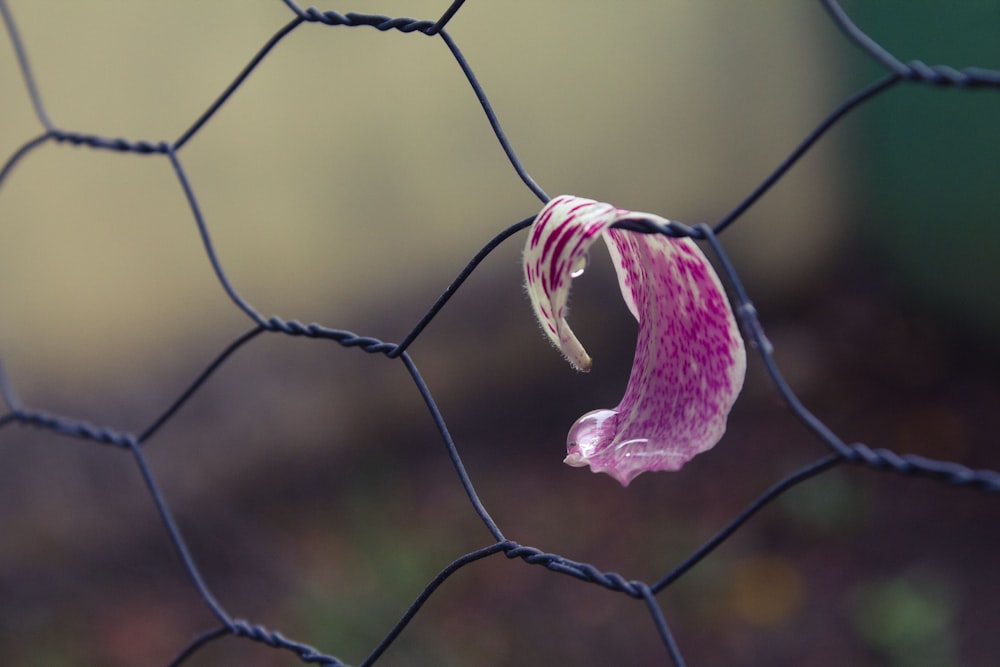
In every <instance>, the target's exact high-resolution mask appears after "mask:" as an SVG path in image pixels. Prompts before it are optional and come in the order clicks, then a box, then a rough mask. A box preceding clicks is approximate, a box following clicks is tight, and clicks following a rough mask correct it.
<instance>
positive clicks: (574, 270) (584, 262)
mask: <svg viewBox="0 0 1000 667" xmlns="http://www.w3.org/2000/svg"><path fill="white" fill-rule="evenodd" d="M589 265H590V253H584V254H582V255H580V256H579V257H577V258H576V259H575V260H574V261H573V266H572V267H571V268H570V270H569V277H570V278H579V277H580V276H582V275H583V272H584V271H586V270H587V266H589Z"/></svg>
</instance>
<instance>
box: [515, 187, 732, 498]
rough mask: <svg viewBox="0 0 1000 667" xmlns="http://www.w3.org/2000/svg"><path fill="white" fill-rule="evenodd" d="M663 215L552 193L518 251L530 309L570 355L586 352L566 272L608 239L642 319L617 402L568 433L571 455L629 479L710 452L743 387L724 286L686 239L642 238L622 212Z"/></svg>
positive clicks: (584, 365)
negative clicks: (625, 225) (622, 226)
mask: <svg viewBox="0 0 1000 667" xmlns="http://www.w3.org/2000/svg"><path fill="white" fill-rule="evenodd" d="M626 217H627V218H633V219H634V218H637V217H641V218H648V219H653V220H656V221H659V222H661V223H665V222H666V220H664V219H663V218H660V217H659V216H655V215H651V214H648V213H635V212H632V211H626V210H623V209H618V208H615V207H614V206H611V205H610V204H604V203H600V202H595V201H592V200H589V199H582V198H579V197H571V196H562V197H557V198H556V199H553V200H552V201H551V202H549V204H548V205H547V206H546V207H545V208H544V209H542V211H541V213H539V215H538V216H537V217H536V219H535V223H534V225H533V227H532V230H531V234H530V236H529V238H528V241H527V244H526V247H525V252H524V271H525V282H526V284H527V288H528V295H529V297H530V298H531V302H532V305H533V307H534V309H535V314H536V315H537V317H538V320H539V322H540V323H541V325H542V328H543V330H544V331H545V332H546V334H547V335H548V337H549V339H550V340H551V341H552V342H553V343H554V344H555V345H556V346H557V347H559V349H560V350H562V352H563V354H564V355H566V358H567V359H568V360H569V362H570V363H571V364H572V365H573V366H574V367H576V368H578V369H580V370H589V369H590V365H591V360H590V357H589V356H588V355H587V353H586V351H585V350H584V349H583V347H582V345H580V342H579V341H578V340H577V338H576V336H575V335H574V334H573V332H572V330H571V329H570V328H569V325H568V323H567V322H566V304H567V302H568V299H569V288H570V282H571V274H572V273H573V271H574V268H575V267H578V266H579V265H580V263H581V262H582V261H584V259H583V258H585V257H586V254H587V249H588V248H589V247H590V246H591V245H592V244H593V243H594V241H596V240H597V238H598V237H603V238H604V239H605V241H606V242H607V244H608V249H609V251H610V254H611V258H612V261H613V262H614V265H615V269H616V271H617V274H618V281H619V284H620V286H621V290H622V296H623V297H624V299H625V302H626V304H627V305H628V307H629V310H630V311H631V312H632V314H633V315H634V316H635V317H636V319H637V320H638V321H639V336H638V341H637V344H636V351H635V358H634V360H633V362H632V373H631V376H630V377H629V382H628V386H627V387H626V389H625V395H624V397H623V398H622V401H621V403H620V404H619V405H618V406H616V407H614V408H611V409H604V410H594V411H592V412H589V413H587V414H586V415H584V416H583V417H581V418H580V419H579V420H578V421H577V422H576V423H575V424H574V425H573V427H572V428H571V429H570V433H569V437H568V439H567V456H566V463H568V464H569V465H573V466H585V465H589V466H590V468H591V470H593V471H594V472H605V473H608V474H609V475H611V476H612V477H614V478H615V479H617V480H618V481H619V482H620V483H621V484H622V485H623V486H627V485H628V484H629V482H631V481H632V480H633V479H634V478H635V477H636V476H637V475H639V474H641V473H643V472H646V471H650V470H677V469H679V468H680V467H681V466H683V465H684V464H685V463H686V462H687V461H689V460H690V459H691V458H692V457H694V456H695V455H696V454H699V453H700V452H703V451H705V450H707V449H710V448H712V447H713V446H714V445H715V444H716V443H717V442H718V441H719V439H720V438H721V437H722V435H723V433H724V432H725V429H726V417H727V416H728V414H729V410H730V408H731V407H732V405H733V403H734V402H735V400H736V396H737V395H738V394H739V391H740V389H741V388H742V386H743V377H744V374H745V371H746V351H745V349H744V346H743V340H742V338H741V337H740V334H739V330H738V327H737V326H736V320H735V318H734V317H733V312H732V309H731V308H730V307H729V302H728V301H727V299H726V295H725V291H724V290H723V288H722V285H721V283H720V282H719V279H718V277H717V276H716V274H715V270H714V269H713V268H712V266H711V264H709V262H708V260H707V259H706V258H705V256H704V255H703V254H702V252H701V251H700V250H699V249H698V247H697V246H696V245H695V244H694V242H693V241H691V240H690V239H687V238H681V239H675V238H669V237H666V236H662V235H660V234H639V233H634V232H628V231H623V230H618V229H610V227H611V225H612V224H614V223H615V222H617V221H618V220H621V219H623V218H626Z"/></svg>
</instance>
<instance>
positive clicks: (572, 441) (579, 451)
mask: <svg viewBox="0 0 1000 667" xmlns="http://www.w3.org/2000/svg"><path fill="white" fill-rule="evenodd" d="M617 425H618V412H616V411H615V410H591V411H590V412H588V413H587V414H585V415H584V416H582V417H580V418H579V419H577V420H576V423H575V424H573V426H572V427H571V428H570V429H569V435H567V436H566V463H568V464H569V465H571V466H585V465H587V460H588V459H589V458H590V457H591V456H592V455H593V453H594V451H595V450H596V449H597V448H598V447H599V446H601V445H605V444H607V443H609V442H611V441H612V440H614V437H615V428H616V427H617Z"/></svg>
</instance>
